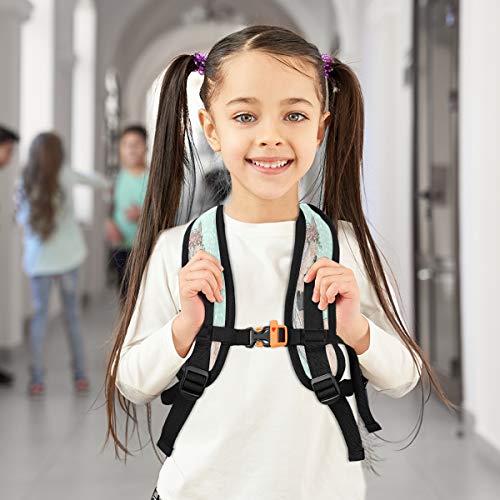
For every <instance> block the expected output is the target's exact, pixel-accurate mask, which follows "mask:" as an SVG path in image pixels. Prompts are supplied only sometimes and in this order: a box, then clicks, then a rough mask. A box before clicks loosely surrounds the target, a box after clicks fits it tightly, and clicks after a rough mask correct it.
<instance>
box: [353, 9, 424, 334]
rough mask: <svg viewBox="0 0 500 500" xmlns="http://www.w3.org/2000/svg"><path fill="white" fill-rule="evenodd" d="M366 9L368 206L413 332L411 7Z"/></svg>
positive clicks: (363, 71) (363, 67)
mask: <svg viewBox="0 0 500 500" xmlns="http://www.w3.org/2000/svg"><path fill="white" fill-rule="evenodd" d="M362 6H363V8H362V9H361V12H360V13H359V17H358V22H357V26H359V28H358V29H359V30H360V32H359V37H360V39H361V40H362V55H361V60H360V63H359V64H356V63H354V67H355V68H359V72H360V77H361V85H362V88H363V93H364V97H365V118H366V124H365V149H364V155H365V158H364V176H365V187H366V194H367V197H366V203H365V207H366V213H367V218H368V221H369V224H370V229H371V231H372V234H373V236H374V238H375V240H376V242H377V244H378V245H379V247H380V248H381V250H382V252H383V254H384V255H385V257H387V259H388V261H389V264H390V266H391V269H392V271H393V272H394V274H395V277H396V281H397V283H398V285H399V289H400V292H401V297H402V306H403V315H404V316H405V319H407V321H408V325H409V326H410V329H411V330H413V325H414V311H413V280H412V273H413V270H412V268H413V264H412V252H413V249H412V185H411V179H412V157H411V151H412V147H411V130H412V110H411V97H412V93H411V86H410V85H407V84H405V82H404V71H405V68H406V65H407V64H408V53H409V51H410V48H411V44H412V40H411V36H412V28H411V23H412V2H411V0H365V1H364V2H363V4H362ZM353 56H355V53H354V54H353Z"/></svg>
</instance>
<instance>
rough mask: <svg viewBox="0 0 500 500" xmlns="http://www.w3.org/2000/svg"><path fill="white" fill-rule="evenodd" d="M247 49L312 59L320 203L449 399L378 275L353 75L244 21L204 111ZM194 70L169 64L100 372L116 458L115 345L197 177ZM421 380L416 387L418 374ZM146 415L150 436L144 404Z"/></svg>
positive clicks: (214, 75) (278, 32) (226, 49)
mask: <svg viewBox="0 0 500 500" xmlns="http://www.w3.org/2000/svg"><path fill="white" fill-rule="evenodd" d="M249 50H259V51H262V52H265V53H267V54H269V55H272V56H273V57H276V58H278V59H279V60H281V61H282V62H284V63H285V64H290V59H291V60H292V61H293V60H294V59H295V60H296V61H302V62H307V63H311V64H313V65H314V67H315V68H316V70H317V79H318V82H319V88H320V92H321V96H322V99H323V103H324V105H325V106H327V104H326V103H327V96H329V98H328V107H329V110H330V112H331V120H330V123H329V127H328V133H327V136H326V138H325V142H326V151H325V156H324V161H323V163H322V169H321V170H322V183H321V185H322V186H323V191H322V196H321V202H320V206H319V208H321V209H322V210H323V211H324V212H326V213H327V214H328V215H329V216H330V217H331V219H332V220H333V221H334V223H335V224H336V225H337V222H338V221H339V220H345V221H348V222H351V223H352V225H353V228H354V231H355V234H356V239H357V241H358V244H359V247H360V251H361V255H362V258H363V262H364V265H365V267H366V270H367V273H368V276H369V279H370V281H371V283H372V284H373V286H374V288H375V290H376V293H377V296H378V299H379V301H380V304H381V306H382V308H383V310H384V312H385V314H386V315H387V317H388V318H389V320H390V323H391V325H392V326H393V327H394V329H395V331H396V332H397V333H398V335H399V336H400V338H401V340H402V341H403V342H404V344H405V345H406V346H407V347H408V349H409V350H410V352H411V355H412V357H413V359H414V362H415V363H416V365H417V369H418V370H419V372H420V364H419V363H418V361H419V360H422V363H423V367H424V369H425V372H426V373H427V375H428V377H429V380H430V381H431V384H432V386H433V387H434V389H435V390H436V391H437V393H438V394H439V396H440V397H441V399H442V400H443V401H444V402H445V403H446V404H450V403H449V401H448V400H447V398H446V397H445V395H444V394H443V391H442V390H441V388H440V386H439V383H438V381H437V379H436V377H435V375H434V374H433V371H432V369H431V367H430V365H429V363H428V362H427V361H426V359H425V356H424V354H423V352H422V351H421V349H420V348H419V346H418V345H417V344H416V343H415V341H414V340H413V339H412V338H411V336H410V335H409V333H408V332H407V330H406V328H405V326H404V323H403V321H402V319H401V317H400V316H399V314H398V312H397V310H396V307H395V303H394V300H393V298H392V296H391V293H390V291H389V287H388V283H387V280H386V277H385V275H384V269H383V266H382V263H381V260H380V256H379V251H378V250H377V246H376V245H375V242H374V240H373V238H372V236H371V234H370V231H369V228H368V225H367V222H366V220H365V217H364V214H363V209H362V201H361V176H362V149H363V126H364V123H363V121H364V118H363V98H362V93H361V88H360V84H359V82H358V79H357V78H356V76H355V74H354V73H353V71H352V70H351V69H350V68H349V67H348V66H347V65H345V64H344V63H342V62H341V61H340V60H338V59H337V58H335V59H334V62H335V66H334V71H333V75H332V76H331V77H330V78H329V79H328V82H327V79H326V78H325V77H324V76H323V61H322V58H321V54H320V53H319V51H318V48H317V47H316V46H315V45H313V44H310V43H308V42H306V41H305V40H304V39H303V38H301V37H300V36H298V35H297V34H295V33H294V32H292V31H290V30H287V29H284V28H281V27H276V26H250V27H248V28H245V29H242V30H240V31H238V32H235V33H232V34H230V35H228V36H226V37H225V38H223V39H222V40H220V41H219V42H217V43H216V44H215V46H214V47H213V48H212V49H211V51H210V52H209V54H208V56H207V60H206V64H205V77H204V80H203V84H202V86H201V89H200V97H201V100H202V101H203V104H204V105H205V108H206V109H210V102H211V99H212V98H213V96H214V92H215V91H216V89H217V88H220V87H219V86H220V85H221V80H222V78H223V73H222V71H221V68H222V65H223V64H224V62H225V60H226V59H227V58H228V57H229V56H234V55H235V54H237V53H241V52H244V51H249ZM283 58H287V59H286V60H285V59H283ZM195 69H196V66H195V63H194V58H193V56H192V55H189V54H185V55H180V56H178V57H176V58H175V59H174V60H173V62H172V63H171V64H170V66H169V67H168V69H167V71H166V73H165V77H164V78H163V83H162V87H161V93H160V104H159V110H158V118H157V122H156V133H155V139H154V145H153V154H152V162H151V172H150V177H149V184H148V188H147V193H146V198H145V203H144V206H143V210H142V215H141V222H140V223H139V229H138V235H137V238H136V241H135V244H134V248H133V250H132V254H131V258H130V260H129V265H128V268H127V274H128V277H129V285H128V293H127V296H126V299H125V302H124V304H123V308H122V310H121V314H120V317H119V321H118V325H117V328H116V332H115V337H114V339H113V341H114V342H113V347H112V350H111V354H110V357H109V362H108V367H107V372H106V382H105V395H106V407H107V416H108V431H107V434H106V443H107V442H108V440H109V439H110V438H112V439H113V441H114V444H115V453H116V455H117V456H118V457H119V454H120V453H119V452H120V450H121V451H123V452H124V453H125V457H126V456H127V454H129V453H130V452H129V451H128V449H127V440H128V432H127V430H129V425H128V423H129V420H128V419H129V418H131V419H132V421H133V427H132V429H134V428H135V426H136V424H137V418H136V409H135V406H134V405H133V404H132V403H131V402H129V401H128V400H127V399H126V398H124V397H123V396H122V395H121V394H120V393H119V392H118V391H117V389H116V385H115V382H116V375H117V369H118V363H119V358H120V350H121V348H122V345H123V342H124V339H125V335H126V332H127V328H128V325H129V323H130V319H131V317H132V313H133V311H134V308H135V306H136V302H137V297H138V293H139V288H140V283H141V279H142V276H143V273H144V272H145V269H146V265H147V262H148V259H149V257H150V255H151V251H152V249H153V246H154V244H155V242H156V240H157V237H158V235H159V233H160V232H161V231H163V230H165V229H168V228H170V227H172V226H174V225H176V224H178V223H180V222H181V219H180V218H181V214H180V210H181V208H180V202H181V192H182V189H183V184H185V183H188V182H189V181H193V179H194V178H195V170H196V165H197V158H196V149H195V146H194V143H193V138H192V134H191V124H190V121H189V113H188V101H187V94H186V84H187V80H188V77H189V75H190V74H191V72H192V71H194V70H195ZM297 69H298V68H297ZM337 89H338V92H337ZM190 188H191V190H190V193H189V194H188V195H187V199H188V210H187V215H186V219H187V220H189V218H190V216H191V213H190V207H191V206H192V201H193V200H192V196H193V188H192V185H191V186H190ZM182 222H184V220H183V221H182ZM420 383H421V384H422V379H420ZM116 399H118V401H119V403H120V406H121V408H122V409H123V410H124V411H125V413H126V424H127V425H126V432H125V441H124V442H122V441H121V439H120V438H119V436H118V429H117V412H116V406H115V400H116ZM147 416H148V428H149V431H150V435H151V408H150V405H149V404H148V405H147Z"/></svg>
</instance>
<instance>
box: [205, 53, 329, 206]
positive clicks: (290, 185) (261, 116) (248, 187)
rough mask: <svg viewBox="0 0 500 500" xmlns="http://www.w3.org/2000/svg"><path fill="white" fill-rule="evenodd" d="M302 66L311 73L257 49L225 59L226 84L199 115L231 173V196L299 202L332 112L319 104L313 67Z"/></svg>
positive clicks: (206, 132)
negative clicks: (300, 188) (301, 184)
mask: <svg viewBox="0 0 500 500" xmlns="http://www.w3.org/2000/svg"><path fill="white" fill-rule="evenodd" d="M300 69H301V71H303V72H305V73H307V75H308V76H306V75H304V74H302V73H301V72H300V71H297V70H296V69H293V68H290V67H288V66H287V65H285V64H283V63H281V62H280V61H278V60H276V59H275V58H273V57H272V56H270V55H268V54H265V53H263V52H259V51H249V52H245V53H243V54H238V55H237V56H235V57H232V58H230V59H228V60H227V61H226V62H225V63H224V64H223V67H222V71H223V83H222V86H221V88H219V89H216V92H215V95H214V98H213V99H212V101H211V102H210V112H208V111H207V110H205V109H202V110H200V112H199V118H200V122H201V125H202V127H203V129H204V132H205V135H206V137H207V139H208V142H209V143H210V145H211V147H212V149H213V150H214V151H220V153H221V155H222V159H223V161H224V164H225V165H226V167H227V169H228V170H229V172H230V174H231V180H232V196H233V197H235V196H238V195H241V194H243V195H244V196H245V197H246V198H247V199H248V198H249V197H250V198H257V199H259V200H261V201H264V200H276V199H280V198H283V197H287V199H289V200H290V197H291V198H293V199H294V200H295V203H296V202H297V201H298V182H299V180H300V179H301V178H302V177H303V176H304V175H305V174H306V173H307V171H308V170H309V168H310V167H311V165H312V163H313V160H314V156H315V154H316V151H317V149H318V148H319V146H320V144H321V141H322V140H323V137H324V134H325V129H326V125H327V119H328V115H329V113H328V112H323V110H322V109H321V102H320V98H319V88H318V87H319V85H318V82H317V77H316V75H315V69H314V67H313V66H312V64H302V65H301V66H300ZM257 163H258V164H257ZM282 165H283V166H282ZM273 167H278V168H273Z"/></svg>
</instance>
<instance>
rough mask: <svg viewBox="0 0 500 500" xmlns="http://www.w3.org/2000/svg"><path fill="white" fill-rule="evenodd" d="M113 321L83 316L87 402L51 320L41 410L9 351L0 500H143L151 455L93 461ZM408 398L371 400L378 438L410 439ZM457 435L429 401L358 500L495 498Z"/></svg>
mask: <svg viewBox="0 0 500 500" xmlns="http://www.w3.org/2000/svg"><path fill="white" fill-rule="evenodd" d="M115 314H116V305H115V301H114V298H113V296H112V295H111V294H107V295H106V296H105V297H103V299H102V300H100V301H96V302H95V303H93V304H91V306H90V307H89V308H88V309H87V310H86V311H85V312H84V315H83V331H84V332H85V336H86V340H87V342H86V347H87V352H88V358H89V366H90V367H91V381H92V392H91V395H89V396H87V397H76V396H74V395H73V393H72V388H71V380H70V371H69V367H68V355H67V343H66V339H65V338H63V337H64V334H63V330H62V322H61V321H60V320H58V319H56V321H53V322H52V324H51V328H50V333H49V334H48V338H47V343H46V348H47V359H48V360H49V363H48V374H47V393H46V395H45V397H44V398H43V399H42V400H32V399H29V398H28V397H27V396H26V384H27V382H28V377H27V370H26V366H27V352H26V349H24V348H22V349H18V350H17V351H16V352H14V353H13V355H12V356H11V358H10V359H9V360H8V362H7V365H8V367H9V368H10V369H11V370H12V371H13V372H15V374H16V376H17V380H16V384H15V385H14V387H13V388H10V389H1V390H0V498H1V499H2V500H3V499H5V500H7V499H8V500H31V499H37V500H46V499H47V500H48V499H50V500H63V499H68V498H71V500H84V499H85V500H88V499H98V500H99V499H110V498H111V499H114V498H116V499H120V500H140V499H149V498H150V494H151V491H152V490H153V489H154V484H155V480H156V476H157V474H158V471H159V469H160V463H159V462H158V460H157V459H156V457H155V455H154V453H153V451H152V449H151V447H148V448H146V449H145V450H144V451H142V452H139V453H138V454H137V456H135V457H133V458H131V459H129V461H128V462H127V464H126V465H124V464H123V463H122V462H118V461H116V460H114V456H113V452H112V449H111V447H110V446H108V447H107V448H106V449H105V450H104V451H103V452H101V446H102V444H103V440H104V435H105V412H104V408H103V407H102V404H103V394H102V380H103V373H104V352H105V350H106V349H107V346H106V343H107V341H108V339H109V336H110V329H111V326H110V325H111V324H112V322H113V318H114V315H115ZM4 364H5V363H4ZM418 396H419V394H418V392H417V391H414V394H412V395H410V396H408V397H406V398H403V399H402V400H391V399H389V398H385V397H382V396H380V395H376V397H374V398H372V401H373V406H374V413H375V415H376V416H377V418H378V420H379V421H380V422H381V423H382V425H383V427H384V430H383V431H382V433H381V435H382V436H383V437H385V438H387V439H391V440H394V439H400V438H402V437H403V436H404V435H405V434H406V433H407V432H408V431H409V430H410V429H411V427H412V424H413V422H414V420H415V418H416V412H417V409H418ZM154 406H155V407H154V410H153V415H156V416H157V417H156V419H155V420H154V428H155V429H158V428H159V426H160V425H161V417H162V416H163V415H164V411H165V410H164V408H163V407H161V405H159V404H158V405H156V404H155V405H154ZM457 430H458V426H457V423H456V418H455V417H454V416H452V415H450V414H449V413H448V412H447V411H446V410H444V409H443V407H442V406H441V405H439V404H437V403H436V402H433V401H431V402H430V403H429V404H428V405H427V406H426V416H425V420H424V425H423V428H422V431H421V433H420V435H419V437H418V439H417V441H416V442H415V443H414V444H413V445H412V446H411V447H410V448H409V449H407V450H404V451H395V448H396V447H397V446H396V445H383V446H382V447H381V448H380V449H379V452H380V454H381V455H382V456H383V457H384V460H383V461H382V463H381V464H380V465H379V468H378V471H379V473H380V477H377V476H374V475H369V476H368V490H369V495H368V500H378V499H384V500H393V499H394V500H396V499H397V500H400V499H404V500H424V499H425V500H438V499H439V500H449V499H450V500H451V499H453V500H494V499H498V498H500V493H499V491H500V461H499V462H498V463H497V462H496V461H495V458H496V456H495V454H492V453H490V452H488V453H486V452H484V451H483V450H484V447H483V446H480V445H478V441H477V440H476V439H475V438H474V436H473V435H470V436H466V437H464V438H461V439H459V438H457V436H456V433H457ZM156 435H157V434H155V436H156ZM134 444H135V445H136V446H137V443H134ZM290 500H292V499H290ZM332 500H334V499H332Z"/></svg>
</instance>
